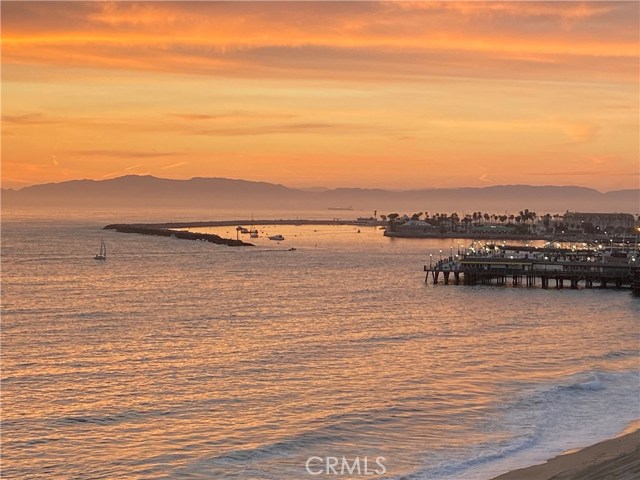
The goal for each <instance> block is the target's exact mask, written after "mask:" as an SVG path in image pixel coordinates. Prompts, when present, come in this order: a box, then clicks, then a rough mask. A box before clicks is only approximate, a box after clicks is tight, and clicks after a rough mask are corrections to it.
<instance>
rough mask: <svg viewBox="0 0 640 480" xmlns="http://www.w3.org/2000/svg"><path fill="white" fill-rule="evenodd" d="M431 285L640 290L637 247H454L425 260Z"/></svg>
mask: <svg viewBox="0 0 640 480" xmlns="http://www.w3.org/2000/svg"><path fill="white" fill-rule="evenodd" d="M424 271H425V272H426V275H425V282H427V283H428V282H429V280H431V283H432V284H433V285H438V284H444V285H449V284H454V285H460V284H462V285H507V284H511V285H513V286H526V287H536V286H537V287H541V288H543V289H548V288H557V289H562V288H570V289H578V288H594V287H595V288H608V287H613V288H630V289H633V291H634V293H638V291H639V290H640V257H639V251H638V248H637V246H635V247H627V248H625V249H622V248H620V249H611V250H608V251H606V250H604V249H603V248H602V246H600V247H599V248H598V247H596V248H590V247H583V248H577V247H575V246H573V247H572V248H562V247H556V246H545V247H532V246H510V245H493V244H488V245H484V246H480V247H479V248H475V247H473V246H471V247H470V248H468V249H464V250H462V251H460V250H459V251H458V253H457V254H456V255H453V249H452V251H451V254H450V255H449V256H448V257H446V258H440V259H438V260H437V261H435V262H434V261H433V254H431V255H430V262H429V265H424Z"/></svg>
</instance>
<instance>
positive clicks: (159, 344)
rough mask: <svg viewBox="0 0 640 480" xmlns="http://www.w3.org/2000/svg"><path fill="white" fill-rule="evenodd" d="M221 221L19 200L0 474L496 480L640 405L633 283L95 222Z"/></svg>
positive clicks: (314, 235) (377, 241) (323, 237)
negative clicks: (503, 273) (188, 236)
mask: <svg viewBox="0 0 640 480" xmlns="http://www.w3.org/2000/svg"><path fill="white" fill-rule="evenodd" d="M335 213H336V212H333V213H332V212H297V213H296V212H258V214H256V213H255V212H254V215H255V218H264V217H266V216H270V217H271V218H294V217H299V218H305V217H309V216H313V217H316V218H320V217H324V218H331V217H332V216H335ZM339 213H340V215H341V216H343V217H344V216H349V215H354V216H355V215H358V214H360V213H359V212H339ZM225 216H227V217H231V218H234V217H244V218H249V217H250V214H249V215H247V214H246V212H177V211H176V212H166V211H165V212H161V211H149V212H115V213H114V212H75V213H73V214H70V213H65V212H56V213H47V214H46V215H45V214H43V212H27V211H22V212H3V221H2V377H1V380H2V419H1V422H2V424H1V432H2V452H1V453H2V478H6V479H35V478H56V479H71V478H73V479H97V478H105V479H107V478H108V479H113V478H127V479H211V478H225V479H282V480H286V479H301V478H302V479H304V478H327V477H328V478H333V477H339V478H365V477H366V478H393V479H400V478H405V479H429V480H436V479H443V480H445V479H460V480H483V479H487V478H490V477H491V476H494V475H497V474H499V473H502V472H504V471H506V470H509V469H512V468H515V467H521V466H525V465H528V464H531V463H536V462H541V461H544V460H545V459H547V458H548V457H550V456H553V455H556V454H559V453H561V452H563V451H565V450H567V449H571V448H577V447H581V446H586V445H588V444H591V443H593V442H595V441H598V440H602V439H604V438H607V437H610V436H612V435H614V434H616V433H617V432H619V431H621V430H623V429H624V428H625V426H626V425H627V424H628V423H629V422H630V421H632V420H634V419H637V418H638V417H640V397H639V395H640V374H639V368H638V367H639V363H638V360H639V358H640V355H639V349H638V345H639V343H638V340H639V338H638V333H639V328H638V322H639V320H638V318H639V315H638V314H639V313H640V300H639V299H637V298H634V297H632V295H631V294H630V292H629V291H626V290H620V291H617V290H606V291H605V290H599V289H593V290H578V291H574V290H569V289H565V290H561V291H558V290H554V289H549V290H542V289H536V288H534V289H531V288H529V289H527V288H524V287H516V288H513V287H487V286H474V287H468V286H453V285H450V286H443V285H436V286H433V285H430V284H425V282H424V273H423V272H422V266H423V264H425V263H428V262H429V255H431V256H432V257H431V258H433V259H434V260H435V259H438V258H439V257H440V255H448V253H449V252H451V251H452V250H453V251H454V253H455V250H457V247H458V243H462V242H463V241H458V240H411V239H388V238H385V237H383V236H382V231H381V230H379V229H375V228H372V227H360V228H359V229H358V228H357V227H352V226H344V227H327V226H322V227H308V226H304V227H302V226H300V227H296V226H281V227H273V226H267V227H259V229H260V230H261V232H263V235H264V234H275V233H280V234H283V235H284V236H285V237H286V240H285V241H283V242H273V241H269V240H267V239H266V238H264V236H263V238H260V239H257V240H256V242H255V243H256V246H255V247H251V248H232V247H225V246H218V245H213V244H209V243H205V242H192V241H185V240H177V239H174V238H160V237H149V236H140V235H132V234H121V233H116V232H112V231H103V230H101V227H102V226H104V225H105V224H107V223H114V222H125V221H143V220H149V221H165V220H190V219H193V220H204V219H222V218H224V217H225ZM358 230H359V231H358ZM215 231H218V232H220V233H222V234H223V235H228V236H233V237H234V236H235V235H236V232H235V230H234V229H233V228H221V229H218V230H215ZM100 239H104V240H105V242H106V244H107V248H108V251H109V258H108V260H107V261H106V262H97V261H95V260H93V255H95V253H96V252H97V249H98V246H99V243H100ZM291 247H295V248H296V250H295V251H289V248H291ZM441 250H442V253H441ZM310 457H320V458H321V459H322V461H320V460H314V462H315V463H313V464H312V465H313V469H314V471H317V470H318V467H319V466H323V465H324V463H323V462H325V461H326V458H327V457H330V458H332V457H335V458H337V459H339V460H342V458H343V457H344V458H345V459H346V460H347V462H349V463H350V465H353V464H354V461H355V459H356V457H357V458H358V459H360V461H361V462H362V461H363V460H364V458H365V457H366V458H367V460H368V462H369V467H368V468H369V470H373V469H375V468H377V467H378V465H377V464H376V463H375V462H376V459H378V457H383V460H380V459H378V460H379V461H381V463H382V464H383V465H384V467H385V468H384V469H385V472H384V474H379V475H378V474H374V475H366V476H365V475H364V471H361V475H357V472H354V473H353V474H346V472H345V474H344V475H317V476H313V475H310V474H309V473H308V472H307V470H306V469H305V463H306V462H307V460H308V459H309V458H310ZM360 465H361V467H362V466H363V463H360ZM378 471H380V470H378ZM338 472H339V466H338ZM374 473H375V472H374Z"/></svg>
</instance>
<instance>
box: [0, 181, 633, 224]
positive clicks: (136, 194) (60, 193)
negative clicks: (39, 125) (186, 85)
mask: <svg viewBox="0 0 640 480" xmlns="http://www.w3.org/2000/svg"><path fill="white" fill-rule="evenodd" d="M2 204H3V207H9V208H11V207H30V206H32V207H79V206H82V207H93V206H95V207H101V208H116V207H130V208H131V207H133V208H135V207H140V208H142V207H163V208H173V207H180V208H218V209H219V208H232V207H233V208H235V209H238V208H247V209H251V210H264V209H287V210H297V209H300V210H303V209H319V210H326V209H327V208H329V207H348V206H352V207H353V209H354V210H356V211H371V212H373V211H374V210H377V211H378V212H379V213H380V214H382V213H391V212H396V211H397V212H403V213H411V212H417V211H422V212H424V211H427V212H430V213H436V212H452V211H458V212H472V211H480V210H481V211H490V212H505V211H509V212H517V211H519V210H523V209H525V208H528V209H529V210H533V211H538V212H543V211H544V212H564V211H565V210H572V211H583V212H585V211H592V212H628V213H636V214H637V213H638V211H639V210H640V189H630V190H616V191H612V192H607V193H602V192H599V191H597V190H594V189H592V188H586V187H573V186H531V185H498V186H492V187H482V188H446V189H445V188H434V189H423V190H407V191H390V190H382V189H367V188H337V189H326V190H325V189H310V190H303V189H295V188H289V187H285V186H284V185H278V184H272V183H265V182H251V181H246V180H231V179H227V178H192V179H190V180H170V179H166V178H157V177H153V176H149V175H147V176H138V175H127V176H123V177H118V178H114V179H109V180H72V181H67V182H61V183H47V184H42V185H33V186H30V187H25V188H22V189H20V190H12V189H3V190H2ZM342 216H344V215H342Z"/></svg>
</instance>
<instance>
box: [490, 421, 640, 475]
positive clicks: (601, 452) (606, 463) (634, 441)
mask: <svg viewBox="0 0 640 480" xmlns="http://www.w3.org/2000/svg"><path fill="white" fill-rule="evenodd" d="M613 478H615V479H616V480H635V479H637V478H640V429H638V425H637V423H636V424H635V425H634V431H632V432H630V433H629V429H627V430H625V431H624V432H623V433H622V435H621V436H618V437H614V438H610V439H608V440H604V441H602V442H599V443H596V444H594V445H591V446H589V447H585V448H582V449H580V450H577V451H571V452H568V453H563V454H561V455H558V456H556V457H554V458H551V459H549V460H547V461H546V462H545V463H542V464H539V465H532V466H529V467H525V468H520V469H517V470H512V471H510V472H507V473H504V474H502V475H499V476H497V477H493V478H492V479H491V480H552V479H553V480H607V479H613Z"/></svg>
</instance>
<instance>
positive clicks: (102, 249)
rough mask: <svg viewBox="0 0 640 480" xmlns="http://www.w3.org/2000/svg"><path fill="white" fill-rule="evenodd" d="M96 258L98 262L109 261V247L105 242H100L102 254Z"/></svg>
mask: <svg viewBox="0 0 640 480" xmlns="http://www.w3.org/2000/svg"><path fill="white" fill-rule="evenodd" d="M94 258H95V259H96V260H106V259H107V246H106V245H105V243H104V240H100V252H99V253H98V254H97V255H96V256H95V257H94Z"/></svg>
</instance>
